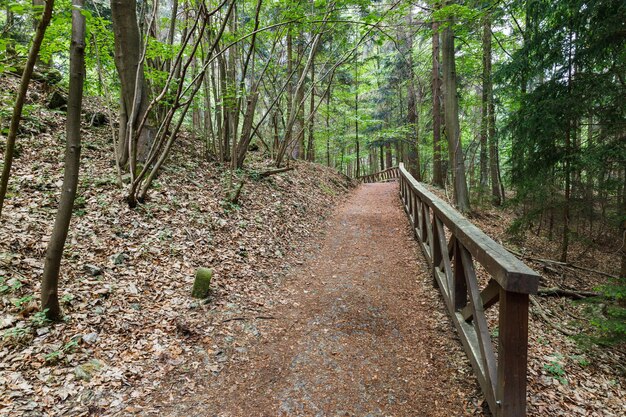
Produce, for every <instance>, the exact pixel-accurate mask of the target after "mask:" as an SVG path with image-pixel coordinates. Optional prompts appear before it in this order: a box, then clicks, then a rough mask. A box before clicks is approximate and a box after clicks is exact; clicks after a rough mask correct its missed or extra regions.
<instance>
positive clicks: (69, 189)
mask: <svg viewBox="0 0 626 417" xmlns="http://www.w3.org/2000/svg"><path fill="white" fill-rule="evenodd" d="M83 1H84V0H72V5H73V6H74V9H73V10H72V43H71V49H70V90H69V96H68V104H67V125H66V130H67V143H66V148H65V173H64V177H63V188H62V191H61V199H60V201H59V210H58V211H57V215H56V218H55V221H54V228H53V230H52V236H51V237H50V241H49V243H48V248H47V250H46V260H45V264H44V270H43V278H42V284H41V308H42V310H43V311H45V312H46V316H47V317H48V319H50V320H59V319H60V318H61V308H60V306H59V294H58V286H59V272H60V268H61V259H62V258H63V247H64V246H65V240H66V239H67V234H68V230H69V226H70V220H71V218H72V209H73V207H74V198H75V197H76V189H77V187H78V172H79V168H80V142H81V138H80V122H81V109H82V99H83V82H84V78H85V16H83V14H82V12H81V9H82V7H83Z"/></svg>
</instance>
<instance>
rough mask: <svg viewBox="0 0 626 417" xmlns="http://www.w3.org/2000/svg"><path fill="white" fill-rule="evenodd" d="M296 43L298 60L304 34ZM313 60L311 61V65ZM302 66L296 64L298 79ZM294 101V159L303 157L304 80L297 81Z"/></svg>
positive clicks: (301, 54)
mask: <svg viewBox="0 0 626 417" xmlns="http://www.w3.org/2000/svg"><path fill="white" fill-rule="evenodd" d="M297 42H298V45H297V46H296V51H297V54H298V61H300V60H301V57H302V56H303V55H304V35H303V34H302V33H300V36H298V41H297ZM312 65H313V62H312V61H311V66H312ZM304 71H305V70H304V67H303V66H302V63H300V64H298V79H303V77H304V76H305V73H304ZM296 103H297V108H298V110H297V113H296V114H297V116H296V123H295V129H294V130H295V132H296V134H297V135H298V137H297V138H296V140H295V142H294V146H295V149H294V152H293V158H294V159H296V158H298V159H304V151H305V149H304V82H302V83H298V86H297V89H296Z"/></svg>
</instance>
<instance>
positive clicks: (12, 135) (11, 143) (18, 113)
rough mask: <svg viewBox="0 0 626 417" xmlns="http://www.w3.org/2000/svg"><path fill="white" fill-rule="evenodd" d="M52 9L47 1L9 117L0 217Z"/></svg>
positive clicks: (0, 189) (0, 194)
mask: <svg viewBox="0 0 626 417" xmlns="http://www.w3.org/2000/svg"><path fill="white" fill-rule="evenodd" d="M53 9H54V0H48V1H47V2H46V6H45V7H44V10H43V14H42V16H41V20H40V21H39V25H37V31H36V32H35V37H34V38H33V44H32V45H31V47H30V50H29V51H28V59H27V60H26V65H25V66H24V71H23V72H22V79H21V81H20V86H19V89H18V90H17V95H16V97H15V106H14V107H13V114H12V116H11V124H10V126H9V136H8V137H7V145H6V149H5V151H4V166H3V167H2V178H0V216H1V215H2V207H3V206H4V199H5V198H6V195H7V188H8V185H9V176H10V175H11V165H13V154H14V152H15V141H16V139H17V131H18V129H19V127H20V120H21V119H22V110H23V109H24V101H25V99H26V93H27V92H28V85H29V84H30V79H31V77H32V76H33V70H34V68H35V63H36V62H37V58H38V57H39V50H40V49H41V43H42V42H43V38H44V36H45V34H46V29H47V28H48V25H49V24H50V19H51V18H52V10H53Z"/></svg>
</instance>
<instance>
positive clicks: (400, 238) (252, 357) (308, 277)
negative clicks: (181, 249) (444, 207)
mask: <svg viewBox="0 0 626 417" xmlns="http://www.w3.org/2000/svg"><path fill="white" fill-rule="evenodd" d="M397 192H398V191H397V184H395V183H389V184H368V185H364V186H361V187H360V188H359V189H358V190H357V191H355V192H354V194H353V196H352V197H351V198H350V199H349V200H348V201H347V202H346V203H344V204H343V205H342V206H341V207H339V208H338V209H337V212H336V213H335V215H334V216H333V217H332V218H331V220H330V221H329V225H328V229H327V231H326V233H325V237H324V238H322V239H321V241H320V245H319V246H320V247H319V250H318V251H315V253H312V254H311V255H310V257H309V259H307V260H305V261H304V263H303V264H302V265H300V266H299V267H297V268H295V269H293V270H292V271H291V272H290V273H289V275H288V277H287V278H286V280H285V282H284V283H283V285H282V287H281V288H280V289H279V291H278V292H277V293H276V294H273V295H272V298H273V299H274V300H275V307H273V308H272V309H271V310H270V311H269V313H264V314H266V315H270V316H271V317H273V319H266V318H257V319H254V320H252V321H253V325H255V326H256V328H257V329H258V332H259V335H258V338H257V342H256V343H255V344H254V345H253V346H250V347H249V349H247V348H240V349H239V352H245V360H244V361H239V362H238V363H234V364H232V365H230V366H227V367H225V368H224V369H223V370H222V371H221V372H220V373H219V374H217V375H215V374H214V373H213V374H212V373H211V372H210V371H209V370H206V369H203V368H202V367H199V368H198V369H196V370H195V371H193V373H192V375H193V378H199V379H200V381H202V382H200V383H196V384H195V385H196V387H197V389H196V390H195V392H188V391H185V390H182V389H178V390H177V389H176V385H177V383H176V382H174V383H172V385H171V388H172V391H171V392H170V395H169V396H167V394H165V393H164V394H165V397H166V398H164V399H163V401H162V404H160V405H159V406H158V409H159V412H160V414H161V415H202V416H276V415H280V416H388V415H393V416H456V415H464V414H466V413H468V412H470V413H471V410H469V409H470V408H473V407H470V406H469V405H468V404H467V401H468V398H470V397H472V395H473V394H474V393H475V390H476V387H475V382H474V378H473V377H472V376H471V373H470V370H469V367H468V365H467V363H466V362H465V356H464V354H463V352H462V350H461V348H460V346H459V342H458V341H457V340H456V338H455V336H454V332H453V331H452V327H451V325H450V324H449V322H448V320H447V317H446V316H445V313H444V311H443V307H442V306H443V304H442V302H441V299H440V297H439V295H438V293H437V292H436V291H435V290H434V289H433V287H432V284H431V279H430V278H429V274H428V272H427V270H426V268H425V266H424V264H423V260H422V258H421V254H420V253H419V251H418V248H417V245H416V243H415V242H414V240H413V238H412V236H411V232H410V228H409V227H408V222H407V221H406V217H405V214H404V213H403V212H402V209H401V206H400V203H399V199H398V197H397ZM244 325H252V324H250V323H248V324H246V323H242V326H244ZM185 378H189V376H186V377H185Z"/></svg>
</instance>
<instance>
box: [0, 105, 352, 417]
mask: <svg viewBox="0 0 626 417" xmlns="http://www.w3.org/2000/svg"><path fill="white" fill-rule="evenodd" d="M30 117H31V118H32V119H33V120H35V121H37V123H38V124H41V125H44V126H46V131H45V132H44V133H37V134H35V133H34V132H35V131H36V129H34V130H32V131H29V130H28V129H26V130H25V135H22V136H21V137H20V138H19V145H18V157H17V159H16V161H15V165H14V171H13V176H12V180H11V183H10V196H9V197H10V198H9V200H8V201H7V204H6V206H5V209H4V212H3V214H4V216H3V219H2V228H1V229H0V277H1V280H2V282H1V283H0V289H1V290H2V293H1V294H0V332H2V335H3V336H2V339H1V340H0V392H1V393H2V395H0V413H2V414H9V415H21V414H28V413H31V414H36V415H41V414H43V415H87V414H89V413H97V414H100V415H110V414H116V413H122V414H125V413H133V412H137V411H138V410H134V409H132V408H128V404H129V403H131V402H134V401H133V400H134V399H136V398H139V397H142V396H145V395H146V393H148V392H150V391H151V390H154V389H155V388H156V387H157V386H158V382H157V381H159V379H160V378H163V376H164V375H165V374H166V373H167V372H168V371H169V370H170V369H172V368H173V367H175V366H177V365H179V364H181V363H185V364H187V363H189V366H191V367H193V366H194V364H195V366H197V364H198V363H199V362H198V361H209V362H210V363H211V369H212V370H214V371H215V372H219V371H220V369H221V368H222V367H223V366H224V364H225V363H226V362H227V361H229V360H233V359H232V358H231V357H225V356H224V355H220V349H219V346H222V345H223V343H225V342H224V340H226V341H228V340H230V339H232V338H234V337H236V336H237V337H243V336H245V337H252V338H254V337H255V336H254V329H253V328H249V329H248V330H247V331H245V332H242V331H238V330H236V329H239V328H240V327H241V326H240V324H239V323H236V322H226V323H224V322H223V321H224V320H225V319H227V318H232V317H238V316H246V315H255V314H256V315H258V314H259V313H262V311H263V309H264V305H265V302H266V297H265V296H266V294H267V293H268V292H269V291H272V289H273V288H275V286H276V285H277V283H278V282H280V279H281V277H282V276H283V272H282V271H283V270H284V269H285V268H286V267H287V266H288V264H289V262H290V259H296V258H297V256H295V255H296V254H297V253H298V251H300V250H301V248H302V245H301V243H302V242H303V241H304V240H305V239H306V238H307V237H308V236H310V235H312V234H313V233H315V231H316V230H317V229H318V227H319V226H320V225H321V224H322V222H323V220H324V219H325V217H326V216H327V215H328V214H329V213H330V209H331V208H332V206H333V205H334V204H336V202H337V201H339V200H340V199H341V198H342V195H343V194H344V193H345V191H346V190H347V189H348V188H349V187H351V184H350V183H349V182H347V180H346V179H345V178H343V177H341V176H339V175H338V174H336V173H335V172H333V171H332V170H330V169H327V168H324V167H321V166H318V165H313V164H305V163H296V169H295V170H294V171H291V172H288V173H285V174H279V175H274V176H271V177H269V178H267V179H264V180H255V179H254V175H252V176H251V178H250V179H248V180H247V181H246V184H245V186H244V188H243V192H242V194H241V198H240V204H239V205H238V206H232V205H229V204H227V203H224V193H223V191H222V190H223V188H224V187H223V186H224V184H225V183H226V181H227V174H226V173H225V172H223V171H222V170H221V169H220V168H218V167H216V166H215V165H213V164H210V163H207V162H204V161H201V160H200V158H199V157H198V156H197V155H195V154H194V153H193V146H192V144H191V142H190V141H189V140H185V141H183V142H184V146H183V145H179V148H178V149H177V150H176V151H175V154H174V155H173V156H172V160H171V161H170V162H169V164H168V165H167V167H166V168H165V169H164V171H163V172H162V174H161V175H160V177H159V178H158V179H157V180H156V182H155V187H154V190H153V191H152V192H151V193H150V200H149V202H148V203H147V204H145V205H143V206H140V207H139V208H137V209H136V210H131V209H129V208H128V207H127V205H126V204H125V203H124V202H123V192H122V191H121V190H120V189H118V188H117V186H116V185H115V184H116V180H115V174H114V173H115V168H114V166H113V160H112V146H111V144H110V143H109V137H110V131H109V130H108V128H107V127H104V128H98V129H95V128H85V129H83V143H84V145H83V156H82V167H81V176H80V177H81V181H80V187H79V197H78V199H77V207H76V209H75V214H74V218H73V220H72V225H71V231H70V235H69V237H68V241H67V244H66V247H65V257H64V261H63V265H62V276H61V286H60V297H61V300H62V308H63V312H64V314H65V322H64V323H60V324H51V323H46V322H45V321H43V320H42V317H41V314H40V313H39V314H38V313H37V310H36V306H37V304H38V302H37V299H38V293H39V289H40V280H41V274H42V269H43V257H44V255H45V249H46V244H47V241H48V239H49V235H50V232H51V227H52V223H53V220H54V214H55V208H56V201H57V198H58V195H59V186H60V184H61V180H62V175H63V172H62V159H63V147H64V143H63V136H64V134H63V124H64V115H62V114H58V113H51V112H47V111H43V110H39V111H38V113H37V114H33V115H31V116H30ZM29 120H30V119H29ZM27 124H28V123H27ZM28 133H31V134H28ZM194 146H195V145H194ZM0 156H1V155H0ZM266 165H267V163H265V162H263V161H257V162H256V167H255V169H258V170H264V169H267V166H266ZM198 267H211V268H213V269H214V272H215V274H214V283H213V286H214V291H213V293H212V295H211V298H210V299H209V300H206V302H202V301H198V300H194V299H192V298H191V297H190V291H191V285H192V282H193V274H194V271H195V269H196V268H198ZM233 329H235V330H233Z"/></svg>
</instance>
